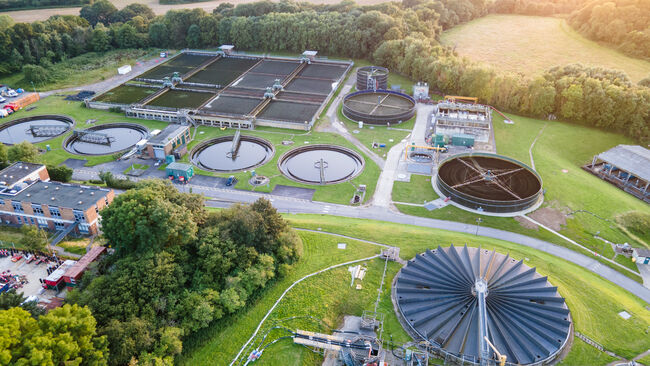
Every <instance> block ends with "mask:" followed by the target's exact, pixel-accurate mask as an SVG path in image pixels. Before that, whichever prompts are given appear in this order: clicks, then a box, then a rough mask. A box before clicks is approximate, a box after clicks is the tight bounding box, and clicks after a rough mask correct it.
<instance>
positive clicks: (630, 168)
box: [584, 145, 650, 203]
mask: <svg viewBox="0 0 650 366" xmlns="http://www.w3.org/2000/svg"><path fill="white" fill-rule="evenodd" d="M584 168H585V169H586V170H587V171H589V172H591V173H593V174H594V175H596V176H598V177H599V178H601V179H603V180H606V181H608V182H610V183H612V184H614V185H616V186H617V187H619V188H621V189H622V190H624V191H625V192H627V193H629V194H631V195H633V196H635V197H637V198H639V199H641V200H644V201H645V202H648V203H650V150H648V149H646V148H644V147H642V146H638V145H618V146H616V147H613V148H611V149H609V150H607V151H605V152H602V153H600V154H598V155H596V156H594V158H593V160H592V162H591V164H590V165H586V166H585V167H584Z"/></svg>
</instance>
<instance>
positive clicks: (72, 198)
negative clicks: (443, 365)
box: [0, 181, 110, 211]
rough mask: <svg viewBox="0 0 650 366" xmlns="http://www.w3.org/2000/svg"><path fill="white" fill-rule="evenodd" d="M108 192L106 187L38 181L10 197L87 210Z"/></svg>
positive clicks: (17, 199)
mask: <svg viewBox="0 0 650 366" xmlns="http://www.w3.org/2000/svg"><path fill="white" fill-rule="evenodd" d="M108 192H110V190H108V189H105V188H96V187H87V186H81V185H78V184H67V183H58V182H43V181H38V182H36V183H34V184H32V185H31V186H29V187H27V188H25V189H24V190H22V191H21V192H19V193H18V194H16V195H15V196H10V197H11V199H13V200H16V201H24V202H31V203H35V204H40V205H48V206H58V207H66V208H72V209H77V210H82V211H86V210H87V209H89V208H90V207H93V206H94V205H95V204H96V203H97V201H99V200H100V199H102V198H104V197H106V195H107V194H108ZM3 196H4V197H7V196H5V195H2V194H0V197H3Z"/></svg>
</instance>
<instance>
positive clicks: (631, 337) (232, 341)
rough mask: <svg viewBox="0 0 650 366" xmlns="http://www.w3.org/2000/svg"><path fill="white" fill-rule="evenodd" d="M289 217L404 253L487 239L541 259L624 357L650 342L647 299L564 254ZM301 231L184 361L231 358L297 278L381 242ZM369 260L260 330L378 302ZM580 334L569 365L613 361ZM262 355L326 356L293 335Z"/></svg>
mask: <svg viewBox="0 0 650 366" xmlns="http://www.w3.org/2000/svg"><path fill="white" fill-rule="evenodd" d="M285 217H286V218H287V219H288V220H289V221H290V222H291V223H292V225H293V226H296V227H305V228H312V229H315V228H318V227H321V228H322V229H323V231H331V232H337V233H341V234H347V235H351V236H355V237H359V238H363V239H368V240H375V241H379V242H382V243H386V244H392V245H396V246H399V247H400V248H401V257H402V258H405V259H409V258H411V257H413V256H414V255H415V254H417V253H420V252H423V251H424V250H425V249H427V248H432V247H435V246H437V245H449V244H450V243H454V244H457V245H462V244H463V243H467V244H468V245H471V246H476V245H481V246H483V247H484V248H486V249H497V250H499V251H501V252H509V253H510V255H511V256H512V257H514V258H516V259H525V262H526V264H527V265H529V266H531V267H533V266H535V267H537V270H538V271H539V272H540V273H541V274H543V275H548V276H549V280H550V281H551V283H552V284H553V285H555V286H558V288H559V291H560V294H561V295H562V296H564V297H565V298H566V301H567V304H568V306H569V308H570V309H571V311H572V316H573V319H574V322H575V326H576V329H577V330H578V331H580V332H582V333H584V334H586V335H587V336H589V337H591V338H592V339H594V340H596V341H597V342H600V343H602V344H603V345H604V346H605V347H606V348H607V349H610V350H613V351H614V352H616V353H617V354H620V355H623V356H625V357H634V356H636V355H637V354H639V353H641V352H643V351H644V350H645V349H647V348H648V346H650V341H648V340H647V338H646V337H645V333H644V330H645V329H646V328H647V327H648V326H650V315H648V312H647V311H646V310H645V309H644V306H645V305H646V304H645V303H644V302H643V301H641V300H640V299H638V298H636V297H635V296H633V295H631V294H630V293H628V292H626V291H625V290H622V289H621V288H619V287H617V286H615V285H613V284H611V283H609V282H607V281H605V280H603V279H601V278H599V277H598V276H596V275H594V274H593V273H591V272H589V271H587V270H585V269H582V268H580V267H577V266H575V265H573V264H571V263H568V262H566V261H564V260H562V259H560V258H556V257H553V256H550V255H548V254H545V253H542V252H539V251H536V250H534V249H529V248H522V247H521V246H519V245H516V244H512V243H508V242H504V241H499V240H493V239H485V238H480V241H479V240H477V238H476V237H474V236H472V235H465V234H456V233H451V232H447V231H444V230H434V229H426V228H419V227H412V226H408V225H398V224H392V223H383V222H382V223H380V222H376V221H370V220H358V219H345V218H337V217H332V216H326V215H286V216H285ZM299 234H300V236H301V237H302V239H303V242H304V245H305V255H303V258H302V259H301V261H300V262H299V263H298V264H297V265H296V267H295V268H294V271H293V272H292V273H291V274H290V275H289V276H288V277H287V278H285V279H282V280H280V281H277V282H275V283H274V284H273V285H272V286H271V287H269V288H267V289H266V290H264V291H263V292H262V293H261V294H260V297H259V298H258V299H257V301H256V302H255V303H254V304H253V305H252V306H251V307H249V308H248V309H246V310H244V311H243V312H242V313H240V314H239V315H238V316H236V317H232V318H227V319H223V320H222V321H220V322H218V323H216V324H214V325H213V326H210V327H209V328H208V329H207V330H206V331H204V332H200V333H199V334H197V335H195V336H193V337H192V338H191V339H190V340H188V341H187V342H185V344H184V353H183V355H182V357H181V358H180V360H179V361H180V362H179V363H180V364H185V365H190V364H203V363H205V362H208V361H209V360H217V359H218V360H222V362H223V363H224V364H226V363H228V362H230V360H231V359H232V358H233V357H234V355H235V354H236V353H237V352H238V350H239V348H240V347H241V346H242V345H243V344H244V343H245V342H246V340H248V338H249V337H250V336H251V335H252V333H253V330H254V329H255V328H256V326H257V324H258V323H259V321H260V320H261V318H262V317H263V316H264V314H265V313H266V311H268V309H269V308H270V307H271V305H272V304H273V303H274V302H275V300H276V299H277V298H278V296H279V295H280V294H281V293H282V292H283V291H284V289H286V288H287V287H288V286H289V284H291V283H292V282H294V281H295V280H296V279H297V278H300V277H302V276H304V275H305V274H307V273H312V272H314V271H316V270H318V269H322V268H325V267H327V266H329V265H332V264H334V263H341V262H344V261H347V260H351V259H353V258H364V257H367V256H369V255H372V254H373V253H376V252H377V248H376V247H372V246H371V245H369V244H365V243H361V242H357V241H354V240H348V239H342V238H337V237H333V236H329V235H327V234H320V233H312V232H299ZM338 242H345V243H347V245H348V247H347V248H348V249H346V250H344V251H342V250H338V249H335V248H336V243H338ZM367 267H368V272H367V275H366V277H365V278H364V280H363V281H362V282H361V285H362V290H355V289H352V288H350V275H349V273H348V272H347V268H339V269H335V270H332V271H330V272H326V273H323V274H320V275H317V276H315V277H312V278H309V279H307V280H305V281H304V282H302V283H300V284H298V285H297V286H296V287H294V289H293V290H291V291H290V292H289V293H288V294H287V296H286V297H285V298H284V299H283V300H282V302H280V304H279V305H278V307H277V308H276V309H275V310H274V312H273V313H271V316H270V317H269V319H268V320H267V321H266V322H265V324H264V325H263V327H262V332H261V333H264V332H265V330H266V329H268V328H270V327H271V326H273V325H280V324H281V325H285V326H287V327H289V328H300V329H307V330H312V331H326V330H327V329H325V328H326V327H319V326H318V324H317V323H315V322H311V321H306V320H305V319H304V318H300V319H295V320H284V319H286V318H287V317H290V316H307V315H311V316H315V317H317V318H320V319H323V320H324V322H325V323H326V324H327V326H329V327H336V326H338V325H340V322H341V319H342V316H343V315H346V314H353V315H360V314H361V312H362V311H363V310H364V309H373V308H374V301H375V299H376V294H377V292H376V289H377V288H378V286H379V279H380V278H381V272H382V271H383V262H382V261H380V260H373V261H370V262H368V263H367ZM398 270H399V265H398V264H396V263H389V265H388V268H387V273H386V280H385V282H384V285H385V287H384V291H383V292H382V294H381V298H380V302H379V307H378V309H379V311H381V312H383V313H384V314H385V315H386V319H385V324H384V330H385V331H384V336H385V339H390V337H391V336H392V339H393V341H394V342H396V343H401V342H405V341H408V340H409V337H408V335H406V333H405V332H404V330H403V329H402V327H401V325H400V324H399V322H398V321H397V318H396V317H395V315H394V312H393V307H392V303H391V301H390V295H389V294H390V285H389V284H390V282H391V281H392V278H393V277H394V275H395V274H396V273H397V271H398ZM623 309H624V310H626V311H628V312H630V313H631V314H633V317H632V318H631V319H629V320H628V321H624V320H622V319H621V318H619V317H618V315H617V313H618V312H619V311H621V310H623ZM280 335H283V334H280V333H270V335H269V340H271V339H274V338H275V337H277V336H280ZM574 342H575V343H576V345H575V346H574V348H573V349H572V350H571V352H570V353H569V355H568V357H567V358H566V359H565V361H564V363H563V365H599V364H603V365H604V364H606V363H607V362H608V361H610V359H609V358H608V357H609V356H607V355H605V354H603V353H600V352H598V351H596V350H595V349H593V348H592V347H590V346H587V345H586V344H584V343H583V344H580V343H582V341H580V340H577V339H576V340H575V341H574ZM267 343H268V341H267ZM258 362H260V363H261V364H264V365H280V364H282V365H316V364H319V363H320V362H322V359H321V358H320V357H316V356H315V355H314V354H312V353H311V352H309V351H307V350H306V349H304V348H303V347H300V346H294V345H293V344H292V343H291V341H290V340H282V341H279V342H278V343H276V344H275V345H273V346H271V347H269V348H268V349H267V350H266V351H265V353H264V355H263V356H262V358H261V359H260V361H258Z"/></svg>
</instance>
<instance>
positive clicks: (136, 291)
mask: <svg viewBox="0 0 650 366" xmlns="http://www.w3.org/2000/svg"><path fill="white" fill-rule="evenodd" d="M102 228H103V231H104V237H105V238H106V240H107V243H108V245H109V246H110V247H112V248H113V249H114V250H115V252H114V254H113V255H110V256H107V257H106V258H105V259H104V260H103V261H102V262H100V263H98V265H97V266H96V267H94V268H93V269H92V270H90V271H88V272H87V274H86V275H84V277H83V279H82V281H81V284H80V285H79V287H78V289H77V290H75V291H73V292H72V293H70V294H69V296H68V301H69V302H72V303H76V304H79V305H80V306H88V308H90V309H91V310H92V313H93V314H94V316H95V318H96V319H97V324H98V326H97V333H98V335H100V336H104V337H106V340H107V342H108V348H109V351H110V352H109V356H108V363H109V364H111V365H123V364H128V363H131V364H133V363H134V362H135V361H138V362H139V363H138V364H143V365H149V364H156V365H162V364H170V365H171V364H172V363H173V358H174V356H176V355H177V354H179V353H180V352H181V351H182V344H183V343H182V342H183V339H184V338H186V337H188V336H190V335H192V334H193V333H195V332H196V331H198V330H200V329H202V328H206V327H208V326H211V325H213V324H214V323H215V322H216V321H218V320H219V319H222V318H224V317H227V316H230V315H231V314H235V313H236V312H237V311H239V310H240V309H242V308H243V307H244V306H246V305H247V304H249V303H250V301H251V299H253V298H255V297H256V294H257V293H258V292H259V291H260V290H262V289H263V288H264V287H265V286H267V284H268V283H269V282H270V281H273V280H274V279H276V278H279V277H282V276H284V275H286V274H287V273H289V271H290V268H291V264H292V263H294V262H295V261H297V260H298V259H299V258H300V256H301V253H302V241H301V239H300V238H299V237H298V236H297V235H296V234H295V233H294V232H293V231H292V230H291V229H290V227H289V226H288V224H287V223H286V222H285V221H284V219H283V218H282V217H281V216H280V215H279V214H278V213H277V212H276V210H275V209H274V208H273V207H272V206H271V204H270V202H269V201H267V200H264V199H260V200H258V201H256V202H255V203H253V204H252V205H250V206H235V207H233V208H230V209H226V210H223V211H219V212H214V211H210V212H209V211H207V210H206V209H205V208H204V205H203V199H202V197H201V196H199V195H196V194H191V193H179V192H178V191H177V190H176V188H174V187H173V186H172V185H171V184H170V183H169V182H167V181H161V180H154V181H145V182H140V183H138V186H137V187H136V188H134V189H131V190H128V191H127V192H126V193H123V194H121V195H119V196H118V197H116V198H115V200H114V202H113V203H112V204H111V205H110V206H109V207H108V208H106V209H104V210H103V211H102Z"/></svg>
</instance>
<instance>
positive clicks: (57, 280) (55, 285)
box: [45, 259, 77, 290]
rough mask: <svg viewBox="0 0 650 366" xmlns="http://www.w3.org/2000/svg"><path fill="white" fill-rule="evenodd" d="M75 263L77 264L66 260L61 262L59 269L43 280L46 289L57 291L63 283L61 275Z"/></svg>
mask: <svg viewBox="0 0 650 366" xmlns="http://www.w3.org/2000/svg"><path fill="white" fill-rule="evenodd" d="M75 263H77V261H73V260H70V259H68V260H66V261H65V262H63V263H62V264H61V265H60V266H59V268H57V269H55V270H54V272H52V273H50V275H49V276H47V278H46V279H45V285H46V286H47V288H48V289H55V290H58V289H59V286H60V285H61V284H62V283H63V275H64V274H65V272H66V271H67V270H68V269H69V268H71V267H72V266H74V265H75Z"/></svg>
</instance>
